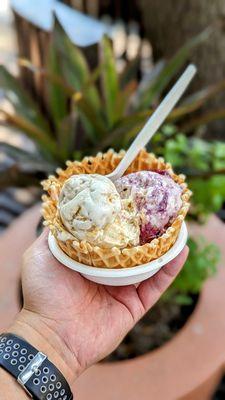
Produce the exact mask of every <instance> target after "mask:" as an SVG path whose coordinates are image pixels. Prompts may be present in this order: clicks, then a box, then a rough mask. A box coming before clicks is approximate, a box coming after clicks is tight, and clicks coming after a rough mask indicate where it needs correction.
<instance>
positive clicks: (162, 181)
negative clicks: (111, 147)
mask: <svg viewBox="0 0 225 400" xmlns="http://www.w3.org/2000/svg"><path fill="white" fill-rule="evenodd" d="M115 186H116V188H117V191H118V193H119V194H120V196H121V198H122V199H130V201H132V202H134V204H135V206H136V208H137V212H138V215H139V218H140V244H144V243H148V242H150V241H151V240H152V239H153V238H155V237H157V236H159V235H160V234H162V233H163V232H164V230H165V229H166V228H167V226H168V224H169V223H170V222H171V221H172V219H173V218H174V217H175V216H176V215H177V213H178V211H179V209H180V208H181V205H182V200H181V193H182V188H181V187H180V186H179V185H178V184H177V183H176V182H174V180H173V179H172V178H171V177H170V175H169V174H168V173H167V172H166V171H157V172H153V171H139V172H135V173H132V174H129V175H125V176H123V177H122V178H120V179H118V180H117V181H116V183H115Z"/></svg>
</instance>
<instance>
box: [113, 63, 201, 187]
mask: <svg viewBox="0 0 225 400" xmlns="http://www.w3.org/2000/svg"><path fill="white" fill-rule="evenodd" d="M196 70H197V69H196V67H195V65H193V64H190V65H189V66H188V67H187V68H186V70H185V71H184V73H183V74H182V75H181V77H180V78H179V79H178V81H177V82H176V83H175V85H174V86H173V87H172V89H171V90H170V92H169V93H168V94H167V95H166V97H165V98H164V99H163V101H162V102H161V103H160V105H159V106H158V107H157V109H156V110H155V112H154V113H153V114H152V115H151V117H150V118H149V120H148V121H147V123H146V124H145V125H144V127H143V128H142V130H141V131H140V132H139V134H138V135H137V137H136V138H135V140H134V141H133V143H132V144H131V146H130V147H129V149H128V150H127V152H126V154H125V156H124V158H123V159H122V160H121V162H120V163H119V165H118V166H117V168H116V169H115V170H114V171H113V172H112V173H111V174H109V175H108V178H110V179H111V180H112V181H115V180H116V179H118V178H120V177H121V176H122V175H123V174H124V172H125V171H126V169H127V168H128V167H129V165H130V164H131V163H132V161H133V160H134V159H135V157H136V156H137V155H138V153H139V152H140V150H141V149H143V148H144V147H145V146H146V144H147V143H148V142H149V140H150V139H151V138H152V136H153V135H154V134H155V132H156V131H157V130H158V128H159V127H160V125H161V124H162V123H163V121H164V120H165V119H166V117H167V116H168V114H169V113H170V111H171V110H172V109H173V107H174V106H175V104H176V103H177V102H178V100H179V99H180V97H181V96H182V94H183V93H184V91H185V89H186V88H187V86H188V85H189V83H190V82H191V80H192V78H193V76H194V75H195V73H196Z"/></svg>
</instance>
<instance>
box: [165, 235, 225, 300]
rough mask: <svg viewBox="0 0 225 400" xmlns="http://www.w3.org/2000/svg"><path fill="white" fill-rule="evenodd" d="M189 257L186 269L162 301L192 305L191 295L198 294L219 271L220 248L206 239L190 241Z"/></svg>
mask: <svg viewBox="0 0 225 400" xmlns="http://www.w3.org/2000/svg"><path fill="white" fill-rule="evenodd" d="M188 247H189V256H188V259H187V261H186V264H185V267H184V268H183V269H182V271H181V273H180V274H179V275H178V277H177V278H176V279H175V281H174V283H173V284H172V285H171V286H170V288H169V289H168V290H167V291H166V293H165V295H164V297H163V298H162V301H170V302H171V301H173V302H175V303H178V304H190V303H191V302H192V298H191V295H193V294H198V293H199V292H200V291H201V289H202V286H203V284H204V282H205V281H206V280H207V279H208V278H209V277H211V276H213V275H214V274H215V273H216V271H217V264H218V262H219V259H220V254H219V252H218V248H217V246H216V245H215V244H213V243H206V241H205V239H204V238H202V237H199V238H198V240H193V239H192V238H190V239H188Z"/></svg>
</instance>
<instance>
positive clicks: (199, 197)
mask: <svg viewBox="0 0 225 400" xmlns="http://www.w3.org/2000/svg"><path fill="white" fill-rule="evenodd" d="M165 137H166V138H167V139H166V140H165ZM152 149H153V150H154V152H155V153H156V154H158V155H161V156H163V157H164V158H165V159H166V160H167V161H169V162H171V164H172V165H173V168H174V169H175V170H176V172H177V173H182V174H185V175H186V176H187V180H188V185H189V187H190V189H191V190H192V192H193V197H192V207H191V210H190V213H189V215H190V216H191V217H193V218H194V219H198V220H199V221H200V222H204V221H205V219H206V217H207V216H208V215H209V214H210V213H212V212H216V211H218V210H219V209H220V208H221V207H222V205H223V203H224V200H225V143H223V142H219V141H213V142H207V141H206V140H203V139H200V138H197V137H194V136H192V137H189V136H186V135H184V134H183V133H181V132H180V131H179V130H178V129H177V127H176V126H174V125H171V124H170V125H164V127H163V128H162V131H161V132H159V133H158V134H157V135H156V137H155V138H154V139H153V144H152Z"/></svg>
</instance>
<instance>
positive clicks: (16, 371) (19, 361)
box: [0, 333, 73, 400]
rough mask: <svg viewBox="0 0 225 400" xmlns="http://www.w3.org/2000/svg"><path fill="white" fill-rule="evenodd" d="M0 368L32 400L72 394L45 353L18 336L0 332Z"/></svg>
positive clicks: (59, 398)
mask: <svg viewBox="0 0 225 400" xmlns="http://www.w3.org/2000/svg"><path fill="white" fill-rule="evenodd" d="M0 367H2V368H4V369H5V370H6V371H8V372H9V373H10V374H11V375H12V376H14V378H15V379H16V380H17V381H18V383H19V384H20V385H21V386H23V388H24V389H25V390H26V392H27V393H28V394H29V395H30V397H31V398H33V399H35V400H55V399H57V400H72V399H73V394H72V392H71V390H70V387H69V385H68V383H67V381H66V379H65V378H64V376H63V375H62V373H61V372H60V371H59V370H58V368H56V367H55V365H54V364H52V363H51V361H49V360H48V358H47V356H46V355H45V354H44V353H42V352H39V351H38V350H37V349H35V347H33V346H31V345H30V344H29V343H28V342H26V341H25V340H24V339H22V338H21V337H19V336H16V335H13V334H11V333H3V334H1V335H0Z"/></svg>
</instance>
